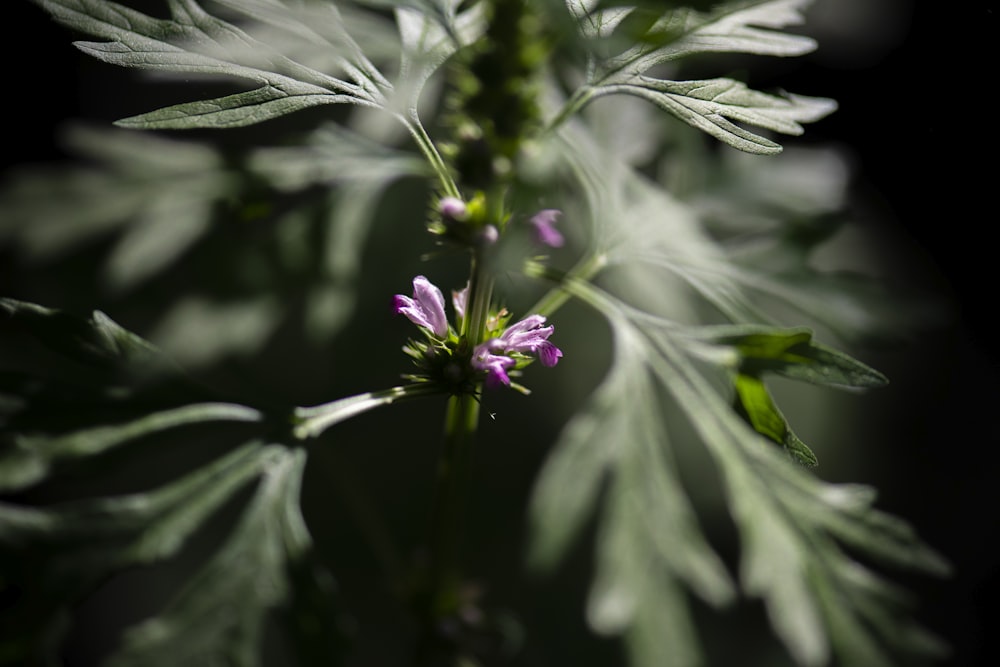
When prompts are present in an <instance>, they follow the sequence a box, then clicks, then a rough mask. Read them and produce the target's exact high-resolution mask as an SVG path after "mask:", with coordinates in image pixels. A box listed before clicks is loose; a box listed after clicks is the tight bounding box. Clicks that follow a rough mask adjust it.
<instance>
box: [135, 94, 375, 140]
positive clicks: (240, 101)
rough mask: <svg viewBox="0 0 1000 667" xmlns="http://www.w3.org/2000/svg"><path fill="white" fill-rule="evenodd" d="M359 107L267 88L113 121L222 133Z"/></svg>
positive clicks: (347, 98) (145, 127) (322, 96)
mask: <svg viewBox="0 0 1000 667" xmlns="http://www.w3.org/2000/svg"><path fill="white" fill-rule="evenodd" d="M345 102H351V103H354V104H360V102H357V101H355V100H354V98H352V97H351V96H348V95H335V94H330V93H323V92H320V93H317V92H316V90H315V89H314V88H313V87H311V86H304V85H299V84H296V83H289V84H287V85H284V86H280V87H278V86H272V85H268V86H265V87H263V88H258V89H256V90H249V91H247V92H245V93H237V94H235V95H227V96H225V97H218V98H215V99H212V100H205V101H203V102H188V103H185V104H176V105H174V106H170V107H165V108H163V109H159V110H157V111H151V112H149V113H144V114H140V115H138V116H130V117H128V118H122V119H121V120H118V121H115V125H117V126H119V127H127V128H132V129H141V130H185V129H191V128H196V127H203V128H215V129H223V128H227V127H244V126H246V125H254V124H256V123H261V122H264V121H266V120H271V119H272V118H278V117H279V116H284V115H287V114H290V113H294V112H296V111H300V110H302V109H308V108H309V107H314V106H319V105H321V104H343V103H345Z"/></svg>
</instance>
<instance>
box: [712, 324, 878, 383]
mask: <svg viewBox="0 0 1000 667" xmlns="http://www.w3.org/2000/svg"><path fill="white" fill-rule="evenodd" d="M703 336H704V337H705V338H707V339H709V340H711V341H713V342H715V343H719V344H722V345H731V346H733V347H735V348H736V351H737V352H738V353H739V355H740V369H741V371H742V372H743V373H745V374H747V375H753V376H756V375H759V374H761V373H765V372H770V373H777V374H778V375H782V376H784V377H787V378H791V379H793V380H802V381H805V382H811V383H813V384H821V385H827V386H834V387H859V388H873V387H882V386H885V385H886V384H888V382H889V380H888V378H886V377H885V375H883V374H882V373H880V372H878V371H877V370H875V369H874V368H872V367H870V366H868V365H866V364H864V363H862V362H860V361H858V360H857V359H854V358H853V357H851V356H850V355H848V354H845V353H844V352H840V351H839V350H835V349H833V348H831V347H827V346H825V345H822V344H820V343H818V342H816V341H815V340H813V338H812V331H811V330H809V329H804V328H798V329H775V328H770V327H760V326H753V325H751V326H741V327H718V328H714V329H706V330H705V331H704V334H703Z"/></svg>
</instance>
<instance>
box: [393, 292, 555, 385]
mask: <svg viewBox="0 0 1000 667" xmlns="http://www.w3.org/2000/svg"><path fill="white" fill-rule="evenodd" d="M467 296H468V287H466V288H465V289H463V290H461V291H457V292H453V293H452V305H453V306H454V308H455V312H456V314H457V315H458V317H459V318H463V317H464V315H465V307H466V299H467ZM393 307H394V311H395V312H396V313H397V314H401V315H404V316H406V318H407V319H409V320H410V321H411V322H413V323H414V324H416V325H417V326H418V327H419V328H420V329H421V331H423V332H424V334H425V336H426V337H427V339H428V341H427V342H414V341H411V345H410V346H409V347H408V348H407V352H408V353H409V354H410V355H411V356H412V357H414V359H416V360H417V363H418V365H419V366H420V367H421V368H422V370H423V371H424V375H423V376H422V378H421V379H425V380H437V381H439V382H442V383H445V384H447V385H448V386H450V387H452V390H453V391H456V392H458V391H469V390H470V389H469V388H470V386H474V385H475V383H476V381H478V380H485V383H486V386H488V387H496V386H501V385H504V386H511V379H510V375H511V372H512V371H514V370H515V369H520V368H521V367H523V366H525V365H527V364H528V363H531V361H532V360H534V359H538V360H539V361H540V362H542V365H543V366H549V367H551V366H555V365H556V363H558V361H559V359H560V358H561V357H562V356H563V353H562V350H560V349H559V348H558V347H556V346H555V345H553V344H552V342H550V341H549V336H551V335H552V332H553V330H554V327H552V325H549V326H545V317H544V316H542V315H529V316H527V317H525V318H524V319H522V320H520V321H518V322H516V323H515V324H512V325H510V326H506V322H507V319H508V314H507V312H506V310H502V311H500V313H497V314H496V315H495V316H494V317H491V318H490V321H489V322H488V323H487V327H488V329H489V331H487V332H486V333H487V335H488V338H487V340H486V341H484V342H482V343H479V344H477V345H475V346H471V345H470V344H469V343H468V342H467V341H465V340H464V339H462V338H461V337H459V336H458V335H457V333H456V332H455V330H454V329H453V328H452V327H450V326H449V324H448V319H447V316H446V315H445V310H444V296H443V295H442V293H441V290H440V289H438V287H437V286H436V285H434V284H433V283H432V282H430V281H429V280H428V279H427V278H426V277H424V276H417V277H416V278H414V279H413V296H412V297H409V296H405V295H403V294H397V295H396V296H395V297H394V298H393ZM470 348H471V349H470Z"/></svg>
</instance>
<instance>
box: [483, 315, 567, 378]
mask: <svg viewBox="0 0 1000 667" xmlns="http://www.w3.org/2000/svg"><path fill="white" fill-rule="evenodd" d="M544 324H545V317H544V316H542V315H529V316H528V317H526V318H524V319H523V320H521V321H520V322H517V323H516V324H512V325H511V326H509V327H507V329H506V330H505V331H504V332H503V333H502V334H500V337H499V338H492V339H490V340H488V341H486V342H485V343H481V344H480V345H477V346H476V349H475V351H474V352H473V355H472V365H473V366H474V367H475V368H476V369H477V370H481V371H486V383H487V385H490V386H496V385H498V384H504V385H509V384H510V377H509V376H508V375H507V370H508V369H509V368H511V367H513V366H514V365H515V364H516V363H517V362H516V360H515V359H514V358H513V357H511V356H509V355H511V354H521V355H526V356H532V357H537V358H538V360H539V361H541V362H542V365H543V366H549V367H551V366H555V365H556V363H558V362H559V359H560V358H561V357H562V356H563V355H562V350H560V349H559V348H558V347H556V346H555V345H553V344H552V343H551V342H549V340H548V338H549V336H551V335H552V332H553V330H554V327H552V326H551V325H550V326H547V327H546V326H542V325H544Z"/></svg>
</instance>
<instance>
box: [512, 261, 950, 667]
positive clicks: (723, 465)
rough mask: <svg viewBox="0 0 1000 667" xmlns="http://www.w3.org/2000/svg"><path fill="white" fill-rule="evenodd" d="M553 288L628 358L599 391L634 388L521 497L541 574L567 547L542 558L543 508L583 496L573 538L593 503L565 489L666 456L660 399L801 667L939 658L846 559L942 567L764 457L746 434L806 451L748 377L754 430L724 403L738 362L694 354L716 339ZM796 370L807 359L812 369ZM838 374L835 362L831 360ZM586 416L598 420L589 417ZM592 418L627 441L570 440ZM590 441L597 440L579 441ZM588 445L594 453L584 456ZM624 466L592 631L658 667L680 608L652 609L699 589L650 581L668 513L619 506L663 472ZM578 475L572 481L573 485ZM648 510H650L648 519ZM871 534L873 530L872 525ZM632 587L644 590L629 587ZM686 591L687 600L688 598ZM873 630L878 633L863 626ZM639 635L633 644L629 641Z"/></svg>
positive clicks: (753, 351) (906, 532) (661, 575)
mask: <svg viewBox="0 0 1000 667" xmlns="http://www.w3.org/2000/svg"><path fill="white" fill-rule="evenodd" d="M562 288H563V289H565V290H567V291H569V292H570V294H571V295H573V296H576V297H578V298H580V299H582V300H583V301H585V302H586V303H588V304H589V305H591V306H592V307H594V308H595V309H597V310H598V311H599V312H601V313H602V314H603V315H604V316H605V317H606V319H607V320H608V322H609V323H610V324H611V326H612V330H613V331H614V332H615V335H616V341H617V346H616V350H617V349H623V350H628V352H627V353H625V352H624V351H622V352H619V353H617V354H616V356H615V358H614V364H613V366H612V368H611V370H610V371H609V375H608V378H616V377H627V378H630V380H629V382H630V384H629V385H628V386H625V385H621V386H617V387H614V390H610V389H609V390H608V391H607V392H606V393H604V392H603V389H604V387H602V388H601V389H599V392H601V393H599V394H598V395H600V396H602V398H603V400H602V401H601V402H600V403H590V404H588V406H586V408H585V410H584V411H583V412H582V413H580V414H578V415H577V416H576V417H574V419H573V420H572V421H571V422H570V423H569V425H567V427H566V429H565V430H564V432H563V434H562V437H561V438H560V442H558V443H557V446H556V449H555V450H554V451H553V452H552V454H551V455H550V458H549V461H547V462H546V464H545V467H544V468H543V472H542V475H541V476H540V478H539V481H538V486H537V487H536V493H535V495H534V497H533V502H532V512H533V513H532V517H533V531H532V535H531V537H532V545H533V547H534V549H538V551H536V550H534V549H533V551H532V553H533V554H539V553H540V554H542V555H548V556H549V557H550V559H549V560H547V561H543V562H546V563H547V564H548V565H549V566H551V558H552V557H558V555H559V554H560V553H562V550H563V549H564V548H565V546H564V543H565V542H566V539H565V537H562V538H557V539H556V541H555V546H556V547H557V548H556V549H554V550H553V549H552V547H553V538H552V536H551V535H550V534H548V532H547V531H549V530H552V531H556V534H557V535H559V534H560V532H559V531H561V530H565V529H564V528H562V527H561V526H560V525H559V520H558V515H557V514H556V513H555V512H554V511H552V508H553V507H557V506H558V505H557V504H556V502H554V501H555V500H557V499H559V498H562V497H569V498H574V497H575V498H585V499H587V502H586V503H579V502H577V503H575V504H574V505H572V506H570V507H569V508H568V509H564V510H563V511H567V513H568V516H569V517H570V525H571V526H575V525H578V524H579V522H580V519H579V518H575V517H574V514H573V510H574V509H575V510H576V511H577V512H579V511H580V510H581V508H586V507H589V506H590V505H591V504H592V503H593V502H594V500H593V496H592V495H591V494H592V493H593V492H592V491H584V490H579V489H578V488H573V487H574V486H575V485H583V484H587V485H589V486H593V485H594V475H595V473H594V471H595V470H602V468H603V469H606V470H607V472H605V473H604V474H608V475H610V474H611V471H612V470H614V471H615V472H616V473H617V474H621V473H619V472H618V469H619V468H620V467H621V466H622V465H623V461H627V460H628V457H627V455H626V453H627V452H630V451H635V450H637V449H638V448H639V447H642V446H643V445H642V443H649V444H648V445H646V446H647V447H652V446H653V445H654V443H660V445H659V446H662V445H663V443H664V442H665V440H666V436H665V435H664V431H665V430H666V429H668V428H669V424H666V423H663V422H662V421H661V420H662V419H663V417H662V416H663V415H664V414H665V412H666V409H665V408H664V407H663V406H662V405H661V404H660V401H659V398H658V395H659V392H658V389H660V388H662V390H664V391H665V392H667V394H668V395H669V396H670V397H671V398H672V399H673V401H675V402H676V404H677V406H678V407H679V408H680V409H681V410H682V413H683V414H684V415H685V416H686V417H687V418H688V419H689V420H690V424H691V426H692V427H693V428H694V430H695V432H696V433H697V435H698V436H699V439H700V441H701V442H702V444H703V445H704V446H705V447H706V449H707V450H708V452H709V453H710V454H711V456H712V459H713V460H714V461H715V463H716V465H717V467H718V468H719V470H720V472H721V475H722V479H723V481H724V491H725V496H726V498H727V499H728V502H729V508H730V513H731V515H732V517H733V519H734V521H735V523H736V525H737V527H738V529H739V532H740V536H741V555H740V573H741V576H740V579H741V584H742V588H743V590H744V591H745V592H746V593H747V594H749V595H751V596H754V597H759V598H761V599H762V600H763V601H764V603H765V607H766V609H767V612H768V616H769V619H770V621H771V625H772V627H773V628H774V631H775V633H776V634H777V635H778V637H779V638H780V639H781V641H782V643H783V644H784V645H785V647H786V648H787V650H788V652H789V654H790V655H791V656H792V658H793V659H794V660H795V661H796V663H797V664H801V665H808V666H813V665H816V666H818V665H825V664H828V662H829V659H830V656H831V655H832V654H834V653H836V654H837V655H838V656H841V657H842V656H845V655H849V654H851V653H852V651H854V652H855V653H858V652H860V650H861V649H860V648H858V647H862V646H868V647H871V651H868V652H867V655H869V656H873V657H878V656H883V655H886V654H887V649H886V648H885V647H886V646H892V647H893V649H894V651H897V652H903V653H906V652H917V653H919V652H921V651H931V652H933V651H934V650H936V647H937V646H938V645H937V644H936V643H935V642H934V640H933V638H930V639H929V638H928V637H927V635H926V633H925V632H924V631H923V630H922V629H921V628H919V627H917V626H915V625H914V624H913V623H912V622H911V621H910V620H908V619H906V618H905V616H900V615H898V614H897V611H898V610H897V606H898V602H899V600H898V599H897V598H895V597H893V596H887V595H885V594H884V593H885V591H886V590H888V586H886V585H885V584H884V582H883V581H882V579H881V577H880V576H879V575H876V574H875V572H874V571H873V570H871V569H870V568H869V567H867V566H865V565H863V564H861V562H860V561H859V560H858V555H859V554H860V555H861V556H862V557H864V556H868V557H871V558H873V559H876V560H884V559H886V558H889V559H890V560H891V562H892V563H893V564H895V565H902V566H904V567H907V568H914V569H917V570H919V571H923V572H927V573H933V574H942V573H945V572H946V571H947V567H946V565H945V564H944V561H943V560H942V559H941V558H940V556H938V555H937V554H936V553H934V551H933V550H931V549H929V548H928V547H927V546H926V545H924V544H922V543H921V542H920V540H919V539H918V538H917V537H916V536H915V535H914V533H913V532H912V530H910V529H909V527H908V526H907V524H905V522H899V520H898V519H890V518H889V517H888V516H887V515H885V514H882V513H879V512H876V511H875V510H873V509H872V508H871V507H870V503H871V500H872V495H871V493H870V492H867V491H865V490H864V489H863V488H859V487H854V486H844V485H831V484H826V483H824V482H821V481H819V480H817V479H816V478H814V477H812V476H810V475H809V474H808V473H807V472H805V469H804V468H802V467H798V466H794V465H792V464H791V462H790V461H788V460H787V458H786V457H784V456H783V455H782V454H780V453H779V452H778V451H777V450H776V449H775V448H774V447H770V446H767V444H766V443H767V440H765V439H764V436H762V435H761V434H760V433H758V432H757V430H759V431H761V432H762V433H763V434H764V435H766V436H767V437H770V438H772V439H778V440H779V441H780V442H782V444H785V445H786V446H789V447H791V448H793V453H795V454H797V455H798V456H799V457H800V458H803V459H806V460H808V458H809V452H808V450H807V449H804V445H803V446H802V448H801V449H800V448H798V441H797V439H794V440H793V439H791V438H790V437H789V435H788V428H787V423H786V422H785V420H784V418H783V417H782V416H781V414H780V412H778V411H777V408H776V407H775V406H774V404H773V401H771V399H770V396H769V395H768V394H767V392H766V389H765V388H764V386H763V384H762V383H761V382H760V380H759V379H757V378H752V377H749V376H745V377H740V378H739V379H738V382H740V383H742V387H741V388H742V389H743V392H742V395H743V396H746V397H748V399H749V400H747V401H746V402H747V403H748V404H749V407H748V412H751V413H752V414H753V416H754V417H755V418H756V423H755V424H754V426H756V427H759V428H758V429H757V430H754V428H751V426H750V424H748V423H746V422H745V421H744V420H743V419H741V418H740V416H739V415H738V414H737V412H736V411H735V410H733V409H732V407H731V406H730V405H729V404H728V403H727V398H726V395H725V391H724V386H725V385H724V384H723V385H720V383H718V382H717V381H716V375H717V374H718V373H720V372H721V371H723V370H727V369H728V368H731V367H732V366H733V365H738V361H739V359H740V357H738V356H734V355H732V354H730V355H719V354H715V355H712V354H706V352H705V349H704V348H703V345H704V340H705V339H706V338H709V339H710V338H711V335H710V334H709V333H708V332H712V331H713V328H712V327H707V328H706V329H705V330H704V331H702V332H701V336H699V335H696V334H693V333H691V332H692V331H698V330H699V328H697V327H694V328H692V327H687V326H681V325H678V324H676V323H674V322H672V321H670V320H668V319H665V318H662V317H657V316H654V315H652V314H650V313H647V312H644V311H642V310H640V309H638V308H636V307H633V306H629V305H626V304H625V303H623V302H621V301H620V300H618V299H616V298H614V297H612V296H611V295H609V294H607V293H606V292H604V291H602V290H600V289H598V288H597V287H595V286H594V285H592V284H588V283H586V282H583V281H572V280H568V281H565V282H563V283H562ZM720 331H725V328H722V329H720ZM715 333H719V331H716V332H715ZM729 333H730V334H734V336H733V340H732V341H730V342H735V343H737V344H739V343H741V344H742V346H743V347H742V349H743V352H744V353H745V354H746V355H747V358H749V359H761V358H763V359H778V360H782V361H784V362H787V361H789V360H790V359H791V360H793V361H796V362H797V361H799V359H798V358H797V357H798V355H797V352H798V350H799V347H800V346H801V347H802V349H804V350H808V349H809V344H810V343H811V335H810V334H809V332H808V331H806V330H801V329H800V330H788V331H774V330H769V329H766V328H755V327H751V326H747V327H746V328H740V327H734V328H732V329H730V330H729ZM619 346H620V347H619ZM736 347H739V345H737V346H736ZM804 358H805V360H806V361H811V360H809V359H808V356H806V357H804ZM840 361H841V360H840V358H839V357H838V358H836V359H835V360H834V362H833V363H839V362H840ZM706 362H707V363H708V366H707V367H706V365H705V363H706ZM734 362H735V363H734ZM619 374H620V375H619ZM619 382H624V380H620V381H619ZM640 383H641V384H640ZM597 406H600V411H595V407H597ZM604 414H607V415H615V416H616V418H617V416H619V415H627V417H626V418H625V419H627V424H628V425H627V427H622V428H623V429H624V430H623V431H622V432H620V433H617V434H616V437H615V439H614V440H612V441H610V442H609V441H607V440H605V439H603V438H601V431H600V430H599V429H598V428H591V429H589V431H588V429H585V428H579V429H577V428H575V425H576V424H581V425H583V424H587V423H588V422H590V421H592V422H593V423H595V424H601V425H603V423H604V422H603V421H602V420H603V419H604V417H603V415H604ZM671 414H672V412H671ZM591 434H593V435H594V436H596V437H597V438H599V439H598V440H597V441H592V440H590V437H591ZM611 443H613V444H614V447H611V446H610V445H611ZM587 448H594V450H595V451H594V452H593V453H591V452H588V451H587ZM584 455H586V457H585V456H584ZM580 461H584V462H585V463H584V466H585V467H583V468H582V469H580V468H574V467H573V464H576V465H579V463H578V462H580ZM628 469H629V470H630V475H629V477H628V478H622V480H621V486H620V487H618V486H612V487H611V488H612V489H614V491H613V492H612V493H609V494H606V495H605V497H604V501H603V513H602V514H603V521H602V523H601V525H600V533H599V535H600V537H599V542H598V545H597V550H598V568H597V571H596V573H595V580H594V588H593V589H592V592H591V600H590V601H589V614H588V618H590V620H591V623H592V624H593V625H594V626H595V628H596V629H598V630H601V629H603V630H604V631H606V632H614V633H615V634H622V635H623V636H625V637H627V638H629V644H630V646H631V647H632V650H633V657H634V659H635V660H648V661H649V662H648V664H650V665H656V664H662V661H663V658H662V655H667V653H665V651H667V650H670V649H669V647H666V646H664V645H662V644H659V643H658V642H656V641H654V640H653V639H652V635H651V634H650V633H651V628H652V627H655V623H656V622H657V618H658V617H657V616H655V615H654V614H663V615H664V616H665V617H666V618H668V619H673V622H674V623H678V624H680V627H684V624H683V622H682V621H680V620H678V618H677V616H676V613H677V609H676V608H673V609H668V608H665V607H663V605H668V604H669V603H668V602H664V600H667V601H669V600H671V599H673V598H674V597H676V594H675V593H672V592H671V586H674V585H676V583H680V582H683V584H684V585H685V586H686V587H689V588H690V587H692V586H694V581H697V580H696V579H692V578H691V577H690V576H689V574H687V575H685V574H679V572H683V570H677V569H676V566H675V567H672V568H670V569H669V570H668V571H669V572H670V573H671V574H672V575H674V576H667V575H666V573H665V572H664V571H662V570H660V571H656V570H652V571H651V570H650V569H649V568H650V563H652V562H655V560H653V557H652V555H651V554H650V553H649V552H645V551H644V550H643V546H642V545H643V543H644V542H648V540H649V539H650V537H651V536H655V537H656V538H659V537H662V536H664V535H670V531H669V529H668V528H667V526H664V525H663V524H661V523H659V519H660V516H661V515H660V514H659V512H660V508H663V507H669V506H670V503H668V502H667V501H666V500H665V499H663V498H660V499H658V502H657V504H656V505H650V506H644V505H639V506H638V507H641V508H643V509H636V510H635V511H634V513H632V512H626V511H625V510H624V509H623V508H625V507H627V505H623V504H622V503H624V502H626V501H625V500H624V499H627V498H630V497H635V496H636V495H637V494H639V493H641V491H640V490H641V489H643V488H645V487H647V486H649V487H653V486H654V485H655V486H657V487H658V486H659V484H656V483H655V482H654V481H653V480H655V479H656V478H657V477H660V476H662V475H663V474H664V472H663V471H664V470H665V467H664V466H662V465H657V463H656V458H655V457H653V456H651V455H650V450H648V449H647V450H646V451H645V453H644V455H643V456H642V457H640V458H638V459H637V463H636V464H634V465H633V466H632V467H629V468H628ZM574 473H575V474H577V475H578V476H576V477H574ZM617 474H616V476H615V477H611V479H612V480H614V481H613V482H612V484H615V485H617V482H618V480H617ZM626 479H627V481H626ZM669 487H670V488H673V489H678V488H679V487H680V484H679V483H678V482H677V481H675V480H672V481H671V482H670V483H669ZM654 506H655V507H657V508H658V509H657V511H656V512H654V511H653V510H652V509H650V507H654ZM668 514H669V512H668ZM653 515H656V516H657V526H656V528H655V529H653V528H652V527H647V528H646V529H645V530H644V531H642V532H641V534H639V531H636V532H635V533H632V531H631V530H630V529H629V528H628V526H629V525H630V523H631V522H634V521H636V520H637V519H636V517H639V516H653ZM883 522H885V525H884V527H883V526H880V524H882V523H883ZM667 524H668V525H669V522H667ZM626 535H627V536H628V537H627V538H626V537H625V536H626ZM669 541H670V543H671V544H673V545H674V549H675V553H680V554H684V553H686V552H687V550H686V548H684V547H679V546H678V545H681V544H689V543H690V536H687V537H682V536H677V537H674V538H671V539H670V540H669ZM838 541H840V542H842V543H843V544H849V545H850V546H851V548H852V553H851V554H850V555H849V554H847V553H845V552H844V551H843V550H842V548H841V545H840V542H838ZM559 547H561V548H559ZM705 552H706V553H708V554H711V553H712V550H711V547H710V546H706V547H705ZM654 553H655V552H654ZM678 557H681V558H683V556H678ZM702 560H704V554H703V555H702ZM633 576H635V577H638V579H639V580H640V581H638V582H637V581H633ZM675 577H676V578H675ZM649 590H652V591H657V592H658V593H660V594H662V595H663V596H664V597H663V598H662V599H659V598H658V601H657V603H656V604H652V603H650V604H648V605H644V604H642V602H641V600H642V597H641V592H643V591H649ZM694 590H695V592H697V588H695V589H694ZM877 591H881V592H877ZM658 605H659V606H658ZM873 619H878V620H877V622H875V623H873V624H871V625H869V621H872V620H873ZM889 619H892V620H889ZM901 628H907V629H906V631H905V633H906V634H905V636H906V637H907V638H906V639H904V638H903V637H902V636H901V635H899V634H898V633H899V632H900V629H901ZM637 637H642V638H644V639H643V640H642V641H641V642H640V641H639V639H635V638H637ZM633 641H634V642H638V643H634V644H633V643H632V642H633ZM673 648H674V649H675V650H676V651H678V652H679V654H680V655H681V656H685V658H684V660H686V661H687V663H692V662H694V661H695V660H697V658H696V656H697V648H696V646H692V645H689V644H686V643H684V642H683V641H681V642H680V645H679V646H675V647H673ZM687 663H685V664H687ZM635 664H638V665H644V664H647V663H644V662H636V663H635ZM873 664H879V663H878V662H876V663H873Z"/></svg>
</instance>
